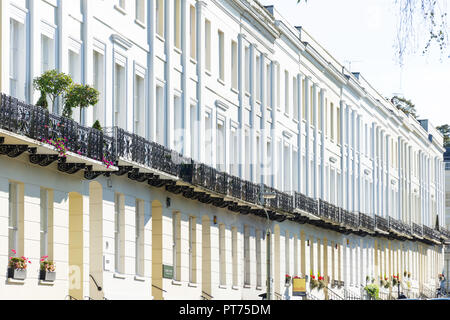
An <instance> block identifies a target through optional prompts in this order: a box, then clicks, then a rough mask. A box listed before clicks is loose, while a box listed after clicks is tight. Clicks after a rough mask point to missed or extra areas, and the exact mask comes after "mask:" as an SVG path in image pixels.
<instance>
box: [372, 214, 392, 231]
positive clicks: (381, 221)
mask: <svg viewBox="0 0 450 320" xmlns="http://www.w3.org/2000/svg"><path fill="white" fill-rule="evenodd" d="M375 228H376V229H378V230H380V231H384V232H389V222H388V221H387V220H386V219H385V218H383V217H380V216H375Z"/></svg>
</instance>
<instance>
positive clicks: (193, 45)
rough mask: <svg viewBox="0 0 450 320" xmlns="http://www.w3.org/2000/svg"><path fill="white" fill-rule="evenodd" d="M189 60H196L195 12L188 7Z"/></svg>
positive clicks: (191, 7)
mask: <svg viewBox="0 0 450 320" xmlns="http://www.w3.org/2000/svg"><path fill="white" fill-rule="evenodd" d="M189 31H190V34H191V58H192V59H194V60H197V11H196V10H195V7H194V6H190V28H189Z"/></svg>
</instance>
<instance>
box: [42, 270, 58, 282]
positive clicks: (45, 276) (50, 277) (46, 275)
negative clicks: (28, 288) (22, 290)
mask: <svg viewBox="0 0 450 320" xmlns="http://www.w3.org/2000/svg"><path fill="white" fill-rule="evenodd" d="M39 280H42V281H50V282H54V281H55V280H56V272H51V271H45V270H41V271H40V273H39Z"/></svg>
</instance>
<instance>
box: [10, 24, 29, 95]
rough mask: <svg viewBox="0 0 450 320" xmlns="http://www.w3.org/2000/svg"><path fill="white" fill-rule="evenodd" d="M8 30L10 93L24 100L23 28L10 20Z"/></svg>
mask: <svg viewBox="0 0 450 320" xmlns="http://www.w3.org/2000/svg"><path fill="white" fill-rule="evenodd" d="M10 28H11V29H10V59H9V61H10V65H9V84H10V93H11V95H12V96H14V97H16V98H18V99H20V100H25V71H26V63H25V61H26V60H25V59H26V57H25V49H26V44H25V26H24V25H23V24H22V23H20V22H17V21H16V20H13V19H11V20H10Z"/></svg>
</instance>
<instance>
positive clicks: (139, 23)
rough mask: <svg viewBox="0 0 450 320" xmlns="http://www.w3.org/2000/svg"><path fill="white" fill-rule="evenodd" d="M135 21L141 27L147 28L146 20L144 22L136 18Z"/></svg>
mask: <svg viewBox="0 0 450 320" xmlns="http://www.w3.org/2000/svg"><path fill="white" fill-rule="evenodd" d="M134 23H136V24H137V25H138V26H139V27H141V28H142V29H146V28H147V26H146V25H145V23H144V22H142V21H140V20H138V19H135V20H134Z"/></svg>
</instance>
